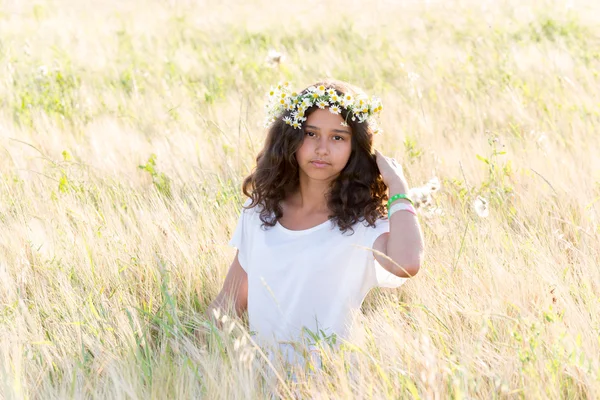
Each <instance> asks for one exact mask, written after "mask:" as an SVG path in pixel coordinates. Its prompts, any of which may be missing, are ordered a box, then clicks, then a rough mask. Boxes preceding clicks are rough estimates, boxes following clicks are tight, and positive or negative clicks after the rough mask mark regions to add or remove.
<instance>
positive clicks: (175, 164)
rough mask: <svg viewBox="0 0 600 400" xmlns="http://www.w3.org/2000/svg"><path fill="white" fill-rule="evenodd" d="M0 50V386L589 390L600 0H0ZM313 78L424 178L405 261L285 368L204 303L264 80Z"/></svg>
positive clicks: (229, 227)
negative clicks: (346, 93) (214, 317)
mask: <svg viewBox="0 0 600 400" xmlns="http://www.w3.org/2000/svg"><path fill="white" fill-rule="evenodd" d="M286 3H287V4H286ZM0 50H1V51H0V398H4V399H13V398H15V399H18V398H44V399H47V398H134V399H136V398H140V399H142V398H186V397H187V398H189V397H203V398H210V399H212V398H279V397H282V398H319V399H326V398H336V399H341V398H361V399H362V398H392V399H396V398H423V399H443V398H457V399H461V398H478V399H492V398H527V399H530V398H597V397H599V396H600V356H599V355H600V340H599V338H600V335H599V333H600V332H599V330H600V269H599V265H600V202H599V201H598V200H599V199H600V156H599V154H600V134H599V128H598V127H599V124H600V5H599V4H597V2H596V1H595V0H582V1H550V0H547V1H546V0H530V1H527V0H526V1H523V0H502V1H500V0H499V1H489V0H483V1H479V0H452V1H446V2H436V1H424V0H423V1H416V0H413V1H411V0H398V1H390V0H375V1H373V2H364V1H363V2H359V1H353V0H347V1H342V0H331V1H327V2H319V1H306V2H293V3H292V2H289V3H288V2H271V1H266V0H251V1H230V2H217V1H211V0H207V1H192V0H147V1H141V0H132V1H117V0H107V1H102V2H96V1H94V2H93V1H91V0H80V1H74V0H73V1H66V0H39V1H33V0H32V1H27V0H0ZM323 77H333V78H337V79H342V80H347V81H349V82H351V83H354V84H356V85H358V86H360V87H362V88H364V89H365V91H366V92H367V93H369V94H373V95H378V96H380V97H381V98H382V99H383V104H384V111H383V113H382V114H383V115H382V121H381V125H382V128H383V129H384V131H385V132H384V133H383V135H381V136H378V137H377V148H379V149H380V150H381V151H382V152H383V153H384V154H385V155H388V156H394V157H395V158H396V159H398V160H401V161H402V164H403V166H404V168H405V172H406V174H407V178H408V181H409V183H410V184H411V185H412V186H419V185H422V184H423V183H425V182H427V181H429V180H430V179H432V178H433V177H437V178H438V179H439V180H440V182H441V189H440V190H439V191H438V192H437V193H435V196H434V197H433V198H432V199H431V201H430V204H429V206H428V207H427V208H424V209H423V210H422V212H421V217H420V220H421V224H422V227H423V229H424V234H425V240H426V247H427V248H426V258H425V263H424V265H423V267H422V269H421V272H420V273H419V274H418V275H417V276H416V277H414V278H413V279H411V280H410V281H409V282H408V283H406V284H405V285H404V286H402V287H401V288H399V289H396V290H387V289H381V290H376V291H373V292H371V293H370V294H369V296H368V297H367V299H366V301H365V304H364V307H363V313H362V314H361V316H360V320H359V321H360V326H359V327H358V328H357V332H356V335H355V337H354V338H353V339H352V340H351V341H350V342H348V343H345V344H344V345H343V346H342V347H341V348H340V349H339V350H338V351H331V350H330V349H329V348H328V347H327V346H326V345H323V354H324V355H323V364H324V365H323V368H322V369H321V370H316V371H315V370H313V369H311V368H310V365H309V366H308V367H306V368H300V367H296V368H295V369H294V370H291V371H290V370H287V369H285V368H284V367H283V366H281V365H278V364H273V363H270V362H268V361H267V360H266V359H265V357H264V353H263V352H262V350H261V349H259V348H257V347H256V346H254V344H253V342H252V341H251V340H250V339H251V337H250V336H249V335H248V332H247V329H246V325H245V322H244V321H243V320H237V319H233V318H229V320H228V321H225V323H224V324H223V329H222V330H216V329H214V328H213V327H212V325H210V324H208V323H207V322H206V320H205V317H204V312H205V310H206V308H207V306H208V304H209V303H210V302H211V300H212V299H213V298H214V297H215V296H216V294H217V293H218V291H219V290H220V288H221V285H222V282H223V280H224V276H225V273H226V271H227V268H228V267H229V264H230V262H231V260H232V258H233V256H234V253H235V250H234V249H233V248H230V247H229V246H228V245H227V241H228V240H229V238H230V236H231V234H232V232H233V229H234V227H235V223H236V221H237V216H238V214H239V212H240V207H241V204H242V203H243V200H244V199H243V197H242V194H241V190H240V184H241V181H242V179H243V177H244V176H245V175H246V174H247V173H248V172H249V171H251V169H252V168H253V163H254V160H255V156H256V154H257V152H258V150H259V149H260V148H261V145H262V141H263V139H264V136H265V130H264V128H263V121H264V117H265V115H264V113H263V111H264V108H263V106H264V102H265V97H264V96H265V93H266V92H267V91H268V89H269V87H270V86H271V85H273V84H275V83H277V82H278V81H290V82H292V85H293V86H294V87H295V88H302V87H304V86H306V85H309V84H310V83H312V82H314V81H317V80H318V79H320V78H323ZM341 284H343V277H341Z"/></svg>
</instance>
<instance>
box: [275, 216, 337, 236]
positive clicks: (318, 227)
mask: <svg viewBox="0 0 600 400" xmlns="http://www.w3.org/2000/svg"><path fill="white" fill-rule="evenodd" d="M328 224H331V220H330V219H328V220H327V221H325V222H323V223H321V224H319V225H315V226H313V227H312V228H308V229H301V230H291V229H288V228H286V227H285V226H283V225H281V224H280V223H279V221H277V223H276V224H275V226H276V227H278V228H279V229H280V230H282V231H283V232H285V233H288V234H290V235H304V234H306V233H310V232H313V231H316V230H318V229H321V228H323V227H325V226H327V225H328Z"/></svg>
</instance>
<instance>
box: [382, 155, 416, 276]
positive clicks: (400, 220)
mask: <svg viewBox="0 0 600 400" xmlns="http://www.w3.org/2000/svg"><path fill="white" fill-rule="evenodd" d="M375 154H376V156H377V165H378V167H379V171H380V173H381V176H382V178H383V181H384V183H385V184H386V185H387V187H388V189H389V197H391V196H393V195H395V194H398V193H408V183H407V182H406V178H405V177H404V173H403V171H402V167H401V166H400V165H399V164H398V163H397V162H396V160H394V159H391V158H387V157H385V156H383V155H382V154H381V153H380V152H378V151H377V150H375ZM396 201H398V202H405V203H407V204H410V203H409V202H408V201H407V200H404V199H401V200H396ZM389 222H390V232H389V233H384V234H383V235H381V236H379V237H378V238H377V239H376V240H375V243H374V244H373V249H374V250H375V251H374V252H373V254H374V256H375V259H376V260H377V262H378V263H379V265H381V266H382V267H383V268H385V269H386V270H388V271H389V272H391V273H392V274H394V275H396V276H399V277H402V278H408V277H411V276H414V275H415V274H416V273H417V272H419V268H421V263H422V261H423V253H424V244H423V232H422V231H421V226H420V225H419V220H418V219H417V216H416V215H414V214H412V213H410V212H407V211H397V212H395V213H394V214H392V216H391V217H390V221H389ZM382 253H383V254H385V256H384V255H383V254H382Z"/></svg>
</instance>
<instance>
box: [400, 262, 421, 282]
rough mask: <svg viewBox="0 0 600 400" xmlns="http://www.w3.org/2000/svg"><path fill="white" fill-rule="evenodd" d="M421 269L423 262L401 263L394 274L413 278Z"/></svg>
mask: <svg viewBox="0 0 600 400" xmlns="http://www.w3.org/2000/svg"><path fill="white" fill-rule="evenodd" d="M420 269H421V264H420V263H418V264H413V263H411V264H404V265H401V266H400V267H396V271H397V273H395V274H394V275H396V276H398V277H400V278H412V277H413V276H415V275H417V273H418V272H419V270H420Z"/></svg>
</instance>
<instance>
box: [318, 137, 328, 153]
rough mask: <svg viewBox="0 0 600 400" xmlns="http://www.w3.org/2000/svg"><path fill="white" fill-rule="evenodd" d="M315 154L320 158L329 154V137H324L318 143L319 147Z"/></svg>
mask: <svg viewBox="0 0 600 400" xmlns="http://www.w3.org/2000/svg"><path fill="white" fill-rule="evenodd" d="M315 153H316V154H318V155H319V157H322V156H325V155H328V154H329V142H328V141H327V137H326V136H325V135H322V136H321V137H320V138H319V141H318V142H317V147H316V148H315Z"/></svg>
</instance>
